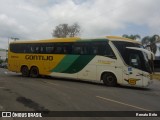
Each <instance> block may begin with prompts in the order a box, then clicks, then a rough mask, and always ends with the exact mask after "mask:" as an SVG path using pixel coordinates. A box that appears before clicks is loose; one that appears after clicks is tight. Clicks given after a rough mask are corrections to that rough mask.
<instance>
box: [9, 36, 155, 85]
mask: <svg viewBox="0 0 160 120" xmlns="http://www.w3.org/2000/svg"><path fill="white" fill-rule="evenodd" d="M152 59H153V55H152V53H151V52H149V51H148V50H145V49H143V47H142V45H141V44H140V43H139V42H137V41H135V40H131V39H128V38H123V37H118V36H107V37H104V38H95V39H93V38H92V39H82V38H55V39H48V40H34V41H22V40H21V41H20V40H19V41H14V42H11V43H10V45H9V50H8V69H9V70H10V71H12V72H17V73H22V76H24V77H33V78H36V77H39V76H40V75H44V76H53V77H60V78H67V79H75V80H87V81H89V80H91V81H97V82H101V81H102V82H103V83H104V84H105V85H107V86H116V85H118V84H119V85H124V86H133V87H147V86H148V85H150V84H151V83H152V77H151V74H152V72H153V71H152V66H153V65H152V64H151V63H152V62H150V61H151V60H152Z"/></svg>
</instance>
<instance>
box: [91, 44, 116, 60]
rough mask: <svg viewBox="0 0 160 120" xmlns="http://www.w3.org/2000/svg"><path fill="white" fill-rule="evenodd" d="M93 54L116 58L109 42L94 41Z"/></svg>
mask: <svg viewBox="0 0 160 120" xmlns="http://www.w3.org/2000/svg"><path fill="white" fill-rule="evenodd" d="M92 54H94V55H102V56H106V57H111V58H116V57H115V54H114V52H113V50H112V48H111V47H110V46H109V44H108V43H107V42H94V43H92Z"/></svg>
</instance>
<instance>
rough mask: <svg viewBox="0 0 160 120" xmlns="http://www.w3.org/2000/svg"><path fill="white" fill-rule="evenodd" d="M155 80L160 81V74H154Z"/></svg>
mask: <svg viewBox="0 0 160 120" xmlns="http://www.w3.org/2000/svg"><path fill="white" fill-rule="evenodd" d="M152 77H153V79H157V80H160V74H156V73H155V74H153V75H152Z"/></svg>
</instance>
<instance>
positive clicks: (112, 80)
mask: <svg viewBox="0 0 160 120" xmlns="http://www.w3.org/2000/svg"><path fill="white" fill-rule="evenodd" d="M102 80H103V83H104V84H105V85H107V86H116V85H117V79H116V76H115V75H114V74H112V73H104V74H103V75H102Z"/></svg>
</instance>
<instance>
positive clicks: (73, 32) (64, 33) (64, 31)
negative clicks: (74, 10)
mask: <svg viewBox="0 0 160 120" xmlns="http://www.w3.org/2000/svg"><path fill="white" fill-rule="evenodd" d="M78 34H80V26H79V25H78V24H77V23H74V24H73V25H71V26H69V25H68V24H59V25H58V26H56V28H55V29H54V30H53V33H52V36H53V37H57V38H66V37H75V36H77V35H78Z"/></svg>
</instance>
